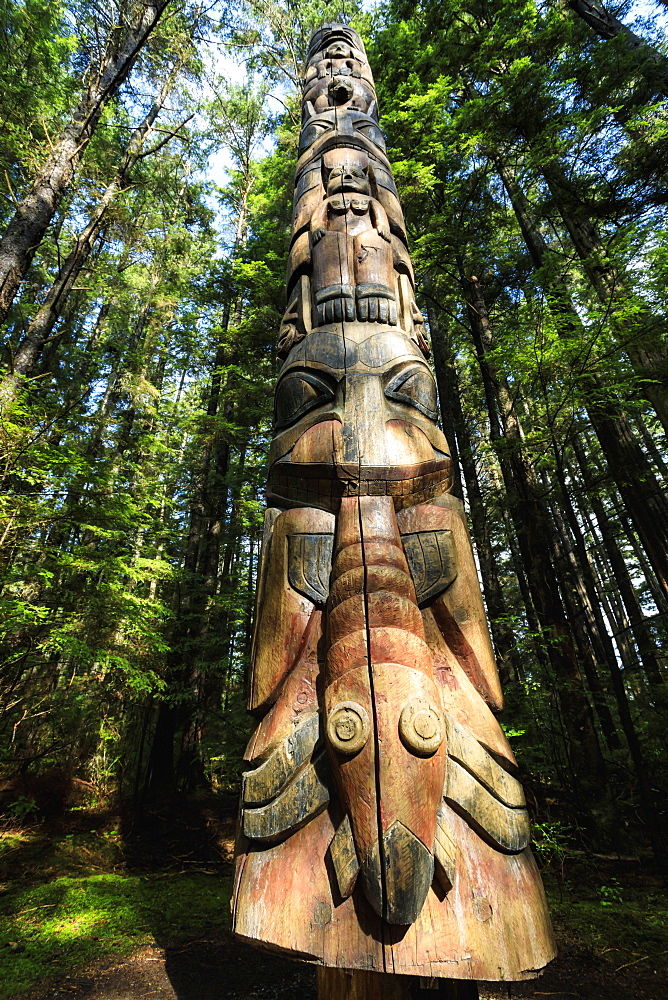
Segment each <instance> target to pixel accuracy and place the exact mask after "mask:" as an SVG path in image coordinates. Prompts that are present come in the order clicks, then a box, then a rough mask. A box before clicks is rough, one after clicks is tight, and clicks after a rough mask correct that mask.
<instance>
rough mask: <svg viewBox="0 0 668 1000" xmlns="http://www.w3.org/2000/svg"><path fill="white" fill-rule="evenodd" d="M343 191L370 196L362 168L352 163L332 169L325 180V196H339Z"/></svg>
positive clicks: (367, 181)
mask: <svg viewBox="0 0 668 1000" xmlns="http://www.w3.org/2000/svg"><path fill="white" fill-rule="evenodd" d="M343 191H354V192H356V193H357V194H371V187H370V185H369V178H368V177H367V173H366V170H365V169H364V168H363V167H357V166H355V164H353V163H342V164H341V166H339V167H334V168H333V169H332V170H331V171H330V174H329V178H328V180H327V195H328V197H330V198H331V196H332V195H335V194H341V193H342V192H343Z"/></svg>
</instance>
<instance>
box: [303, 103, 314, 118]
mask: <svg viewBox="0 0 668 1000" xmlns="http://www.w3.org/2000/svg"><path fill="white" fill-rule="evenodd" d="M304 112H305V115H304V118H305V122H307V121H309V120H310V119H311V118H313V117H314V116H315V113H316V111H315V108H314V107H313V105H312V104H311V102H310V101H305V102H304Z"/></svg>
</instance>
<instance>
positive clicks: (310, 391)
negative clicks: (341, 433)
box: [274, 372, 334, 427]
mask: <svg viewBox="0 0 668 1000" xmlns="http://www.w3.org/2000/svg"><path fill="white" fill-rule="evenodd" d="M333 399H334V393H333V392H332V390H331V389H330V387H329V386H328V385H327V384H326V383H325V382H323V381H321V379H319V378H317V376H315V375H311V374H310V373H309V374H306V373H303V372H294V373H293V374H291V375H286V377H285V378H284V379H283V381H282V382H281V383H280V384H279V385H278V386H277V388H276V399H275V402H274V422H275V424H276V427H289V426H290V424H293V423H294V422H295V421H296V420H298V419H299V418H300V417H303V415H304V414H305V413H308V412H309V410H313V409H315V407H316V406H324V404H325V403H329V402H331V401H332V400H333Z"/></svg>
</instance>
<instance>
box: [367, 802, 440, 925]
mask: <svg viewBox="0 0 668 1000" xmlns="http://www.w3.org/2000/svg"><path fill="white" fill-rule="evenodd" d="M433 878H434V858H433V855H432V854H431V852H430V851H428V850H427V848H426V847H425V846H424V844H423V843H422V842H421V841H419V840H418V838H417V837H416V836H415V835H414V834H413V833H411V831H410V830H409V829H408V828H407V827H405V826H404V824H403V823H400V822H398V821H397V822H395V823H393V824H392V826H391V827H390V829H389V830H387V831H386V833H385V834H384V836H383V843H382V847H380V845H379V843H378V842H376V843H375V844H374V847H373V848H372V850H371V851H370V853H369V855H368V857H367V859H366V861H365V863H364V864H363V865H362V866H361V870H360V879H361V885H362V888H363V891H364V895H365V896H366V898H367V899H368V901H369V903H371V906H372V907H373V909H374V910H375V912H376V913H377V914H378V916H379V917H382V918H383V919H384V920H386V921H387V923H388V924H400V925H408V924H412V923H414V922H415V921H416V920H417V918H418V917H419V916H420V913H421V911H422V907H423V906H424V901H425V899H426V898H427V893H428V892H429V887H430V885H431V883H432V880H433Z"/></svg>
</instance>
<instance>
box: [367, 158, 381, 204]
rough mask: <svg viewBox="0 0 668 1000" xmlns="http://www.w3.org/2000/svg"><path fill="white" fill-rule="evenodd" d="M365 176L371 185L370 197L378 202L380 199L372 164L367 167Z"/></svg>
mask: <svg viewBox="0 0 668 1000" xmlns="http://www.w3.org/2000/svg"><path fill="white" fill-rule="evenodd" d="M367 175H368V177H369V183H370V185H371V197H372V198H375V199H376V201H380V197H379V195H378V184H377V183H376V173H375V171H374V169H373V163H371V162H369V166H368V168H367Z"/></svg>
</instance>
